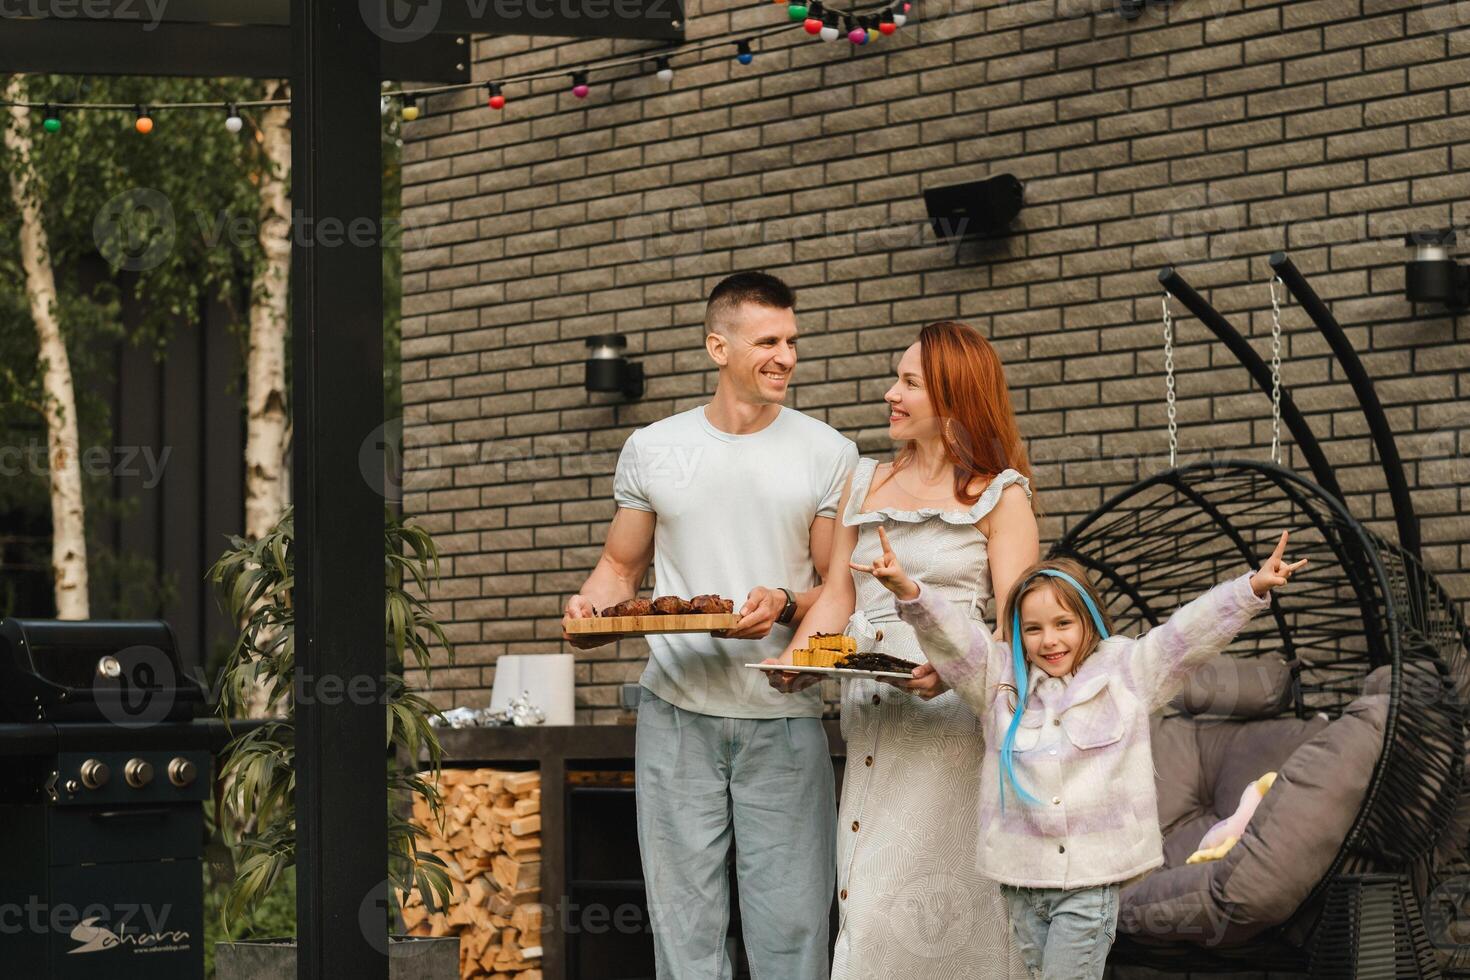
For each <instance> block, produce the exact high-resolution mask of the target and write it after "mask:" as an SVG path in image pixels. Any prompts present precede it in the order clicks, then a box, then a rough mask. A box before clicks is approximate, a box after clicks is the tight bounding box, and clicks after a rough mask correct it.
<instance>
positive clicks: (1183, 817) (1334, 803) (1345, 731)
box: [1118, 694, 1388, 945]
mask: <svg viewBox="0 0 1470 980" xmlns="http://www.w3.org/2000/svg"><path fill="white" fill-rule="evenodd" d="M1387 716H1388V698H1387V696H1386V695H1382V694H1375V695H1367V696H1364V697H1360V698H1358V699H1357V700H1356V701H1354V702H1353V703H1352V704H1350V705H1349V706H1348V708H1347V710H1346V711H1345V712H1344V714H1343V715H1342V717H1340V718H1338V719H1336V720H1335V721H1333V722H1331V723H1330V724H1327V725H1325V727H1321V728H1320V730H1318V731H1317V732H1316V733H1315V734H1314V735H1312V737H1311V738H1309V739H1308V740H1307V741H1306V742H1305V743H1304V744H1302V745H1300V746H1299V747H1298V748H1296V750H1295V751H1293V752H1291V753H1290V756H1289V758H1287V759H1286V760H1285V761H1284V762H1283V763H1281V764H1280V765H1279V766H1278V765H1277V764H1276V763H1275V761H1274V760H1273V759H1272V758H1270V757H1268V755H1267V754H1266V753H1270V752H1271V750H1272V745H1273V743H1274V742H1275V741H1276V740H1277V739H1279V738H1281V737H1282V736H1285V735H1287V734H1288V731H1289V729H1286V728H1283V727H1282V724H1283V723H1287V724H1292V723H1294V724H1296V725H1298V726H1300V725H1304V724H1309V723H1310V720H1309V722H1293V720H1292V719H1275V720H1272V721H1262V722H1244V723H1219V724H1209V725H1206V726H1204V727H1203V728H1201V729H1199V730H1198V731H1197V732H1196V736H1197V737H1196V748H1195V749H1193V750H1192V751H1194V752H1195V753H1197V755H1198V757H1199V759H1200V761H1201V764H1202V776H1201V779H1203V778H1204V776H1203V773H1210V775H1212V776H1213V777H1214V781H1213V782H1212V783H1211V784H1210V785H1211V789H1210V793H1211V794H1212V795H1211V799H1210V803H1209V805H1210V806H1211V807H1213V806H1214V800H1215V799H1221V800H1222V801H1229V800H1230V799H1231V796H1230V795H1229V792H1230V787H1233V793H1234V798H1235V799H1238V798H1239V795H1240V792H1241V790H1243V789H1244V787H1245V782H1246V781H1247V780H1249V779H1254V778H1256V777H1257V776H1259V775H1261V774H1262V773H1263V772H1267V771H1270V770H1272V769H1278V771H1279V772H1280V776H1279V777H1278V778H1277V780H1276V784H1275V785H1274V786H1272V787H1271V791H1270V792H1269V793H1267V794H1266V797H1265V799H1264V800H1262V802H1261V806H1260V808H1259V809H1258V810H1257V811H1256V814H1255V816H1254V817H1253V818H1252V819H1251V822H1250V825H1249V826H1248V827H1247V828H1246V832H1245V835H1244V836H1243V837H1241V839H1240V843H1238V844H1236V845H1235V847H1233V848H1232V849H1231V850H1230V852H1229V853H1228V854H1226V855H1225V857H1223V858H1221V859H1220V860H1219V861H1211V862H1208V863H1205V864H1192V865H1184V864H1177V865H1172V866H1166V867H1164V868H1162V869H1160V870H1158V871H1155V872H1154V873H1153V874H1151V875H1148V876H1146V877H1144V878H1142V879H1140V880H1136V881H1134V882H1130V883H1129V884H1128V885H1127V887H1125V888H1124V890H1123V894H1122V900H1121V906H1120V912H1119V916H1118V929H1119V931H1120V932H1125V933H1130V934H1134V935H1139V936H1147V937H1150V938H1153V939H1164V940H1182V941H1187V942H1193V943H1198V944H1202V945H1215V944H1225V945H1231V944H1235V943H1240V942H1244V941H1245V940H1247V939H1249V938H1250V937H1252V936H1254V935H1255V934H1256V933H1258V932H1260V931H1261V930H1263V929H1266V928H1268V927H1270V926H1273V925H1276V924H1278V923H1281V922H1285V921H1286V920H1287V919H1288V918H1290V917H1291V915H1292V913H1294V912H1295V911H1296V910H1297V908H1298V906H1300V905H1301V903H1302V901H1303V899H1305V898H1306V896H1307V893H1308V892H1310V891H1311V889H1312V887H1313V886H1314V885H1316V883H1317V882H1318V881H1319V880H1320V879H1321V877H1322V876H1323V875H1324V874H1326V872H1327V869H1328V867H1329V866H1330V865H1331V864H1332V860H1333V858H1335V857H1336V856H1337V852H1338V850H1339V849H1340V848H1341V846H1342V842H1343V840H1344V839H1345V838H1346V836H1347V832H1348V830H1349V829H1350V828H1351V827H1352V824H1353V820H1354V819H1355V818H1356V816H1357V813H1358V810H1359V808H1360V807H1361V806H1362V803H1363V798H1364V796H1365V795H1366V793H1367V789H1368V783H1369V781H1370V780H1371V779H1372V776H1373V771H1374V768H1375V766H1376V765H1377V762H1378V757H1379V755H1380V753H1381V752H1382V750H1383V731H1384V723H1385V720H1386V718H1387ZM1176 721H1179V720H1178V719H1176ZM1180 723H1181V724H1183V723H1184V722H1182V721H1180ZM1262 726H1270V728H1269V729H1268V728H1265V727H1262ZM1301 730H1302V729H1300V728H1299V729H1298V731H1301ZM1184 734H1185V733H1184V732H1183V731H1179V732H1178V733H1177V734H1171V733H1168V732H1167V731H1166V732H1165V735H1166V738H1169V739H1171V740H1172V739H1174V738H1178V737H1180V736H1182V735H1184ZM1154 746H1155V759H1156V760H1159V759H1160V758H1161V757H1163V758H1167V757H1168V755H1169V753H1170V750H1171V748H1173V747H1171V746H1166V745H1163V744H1161V743H1160V742H1155V743H1154ZM1161 750H1163V751H1162V752H1161ZM1190 751H1191V750H1189V749H1186V750H1185V751H1183V752H1182V753H1180V755H1179V758H1187V757H1188V755H1189V753H1190ZM1222 751H1224V752H1227V753H1228V755H1229V762H1228V765H1227V764H1226V763H1225V761H1224V759H1222V758H1221V755H1220V753H1221V752H1222ZM1212 767H1213V772H1212V773H1211V768H1212ZM1165 778H1167V777H1166V771H1165V769H1164V768H1163V767H1162V766H1161V767H1160V769H1159V780H1160V801H1161V802H1160V817H1161V819H1162V818H1163V817H1164V815H1165V814H1164V809H1163V808H1164V803H1163V800H1164V793H1163V780H1164V779H1165ZM1201 792H1203V790H1201ZM1177 799H1178V797H1177V796H1176V806H1175V810H1174V812H1175V815H1176V821H1175V823H1174V825H1173V827H1172V829H1171V836H1173V838H1174V847H1173V848H1169V847H1167V845H1166V854H1167V853H1169V852H1171V851H1172V853H1173V855H1175V856H1176V857H1175V859H1176V860H1178V861H1183V859H1184V857H1186V856H1187V855H1188V854H1189V850H1190V849H1192V847H1193V845H1194V844H1198V842H1199V835H1200V834H1203V833H1204V831H1205V830H1206V829H1208V828H1209V825H1210V823H1213V822H1214V820H1215V819H1219V817H1214V818H1212V819H1209V820H1208V821H1204V820H1203V818H1202V817H1199V816H1194V815H1191V814H1189V813H1188V812H1184V813H1182V814H1180V813H1179V809H1180V808H1178V807H1177ZM1220 805H1221V806H1225V805H1227V803H1226V802H1222V803H1221V804H1220ZM1186 834H1193V835H1194V840H1193V841H1192V842H1191V846H1190V848H1188V849H1186V848H1184V841H1185V840H1187V837H1186V836H1185V835H1186Z"/></svg>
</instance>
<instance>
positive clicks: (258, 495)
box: [245, 81, 291, 540]
mask: <svg viewBox="0 0 1470 980" xmlns="http://www.w3.org/2000/svg"><path fill="white" fill-rule="evenodd" d="M286 90H287V89H286V83H285V82H283V81H277V82H269V83H267V85H266V92H267V95H266V98H281V97H283V96H284V94H285V92H286ZM290 116H291V113H290V108H289V107H288V106H266V107H263V108H262V112H261V116H260V139H261V144H262V149H263V150H264V151H265V158H266V161H267V166H266V167H265V168H263V169H262V170H261V174H260V229H259V237H260V248H261V251H262V252H263V253H264V255H265V267H264V270H263V271H262V274H261V278H260V280H259V281H258V282H256V283H255V284H254V285H253V287H252V292H251V302H250V348H249V353H248V354H247V355H246V357H247V359H246V388H245V406H246V413H247V421H246V428H245V537H246V538H249V539H250V540H255V539H257V538H260V537H264V536H265V534H266V533H267V532H268V531H270V529H271V528H272V527H274V526H275V524H276V522H277V521H279V520H280V519H281V515H282V513H284V512H285V509H286V501H287V496H286V484H285V480H284V475H285V474H284V471H285V468H286V424H287V423H286V285H287V282H288V281H289V277H290V272H291V224H290V222H291V213H290V206H291V205H290V202H289V200H288V199H287V197H286V181H287V178H288V177H289V176H290V174H291V131H290V129H288V128H287V123H288V122H289V120H290Z"/></svg>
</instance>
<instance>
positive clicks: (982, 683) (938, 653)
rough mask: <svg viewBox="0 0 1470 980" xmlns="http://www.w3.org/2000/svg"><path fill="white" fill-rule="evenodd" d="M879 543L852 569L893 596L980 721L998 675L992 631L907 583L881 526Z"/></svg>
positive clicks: (921, 642) (932, 658) (933, 594)
mask: <svg viewBox="0 0 1470 980" xmlns="http://www.w3.org/2000/svg"><path fill="white" fill-rule="evenodd" d="M878 540H879V541H881V542H882V543H883V554H882V555H881V556H880V557H879V558H878V560H877V561H875V562H873V564H872V565H854V566H853V568H854V569H856V570H857V571H861V572H867V573H868V574H870V575H872V576H873V577H874V578H876V579H877V580H878V581H879V582H881V583H883V586H884V587H885V588H887V589H888V591H890V592H892V593H893V595H894V606H895V607H897V609H898V615H899V618H900V619H902V620H903V621H904V622H906V623H908V624H909V625H910V626H912V627H913V628H914V632H915V633H917V634H918V637H919V646H921V647H922V648H923V650H924V656H926V657H928V658H929V662H930V663H931V664H933V665H934V667H935V669H936V670H938V671H939V676H940V677H941V678H943V679H944V682H945V683H946V684H948V685H949V686H950V687H951V688H953V689H954V691H955V693H956V694H958V695H959V696H960V697H961V698H962V699H964V702H965V703H966V704H968V705H969V706H970V710H971V711H974V712H975V714H976V716H977V717H979V716H980V715H981V714H982V712H984V710H985V707H986V699H985V688H986V684H987V678H988V677H989V675H990V674H991V673H993V672H994V668H993V667H992V666H991V663H992V660H993V659H995V650H996V646H995V641H994V640H992V639H991V637H990V633H989V631H988V630H985V629H983V628H980V627H977V626H976V625H975V623H974V621H973V620H971V619H970V617H968V616H966V615H965V614H964V613H962V612H960V610H959V609H957V608H956V607H955V605H954V603H952V602H948V601H946V600H945V599H944V597H943V596H940V595H939V594H938V593H936V592H934V591H933V590H932V589H925V588H923V586H921V585H920V584H919V583H917V582H915V581H914V580H913V579H911V578H909V576H908V574H907V573H905V572H904V570H903V566H902V565H900V564H899V563H898V558H897V557H896V556H895V555H894V554H893V548H892V547H891V546H890V545H889V543H888V533H887V532H886V531H884V530H883V528H881V527H880V528H878Z"/></svg>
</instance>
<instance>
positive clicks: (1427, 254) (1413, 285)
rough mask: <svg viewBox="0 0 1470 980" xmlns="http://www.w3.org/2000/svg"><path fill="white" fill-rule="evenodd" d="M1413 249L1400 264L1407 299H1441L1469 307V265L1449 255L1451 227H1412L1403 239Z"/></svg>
mask: <svg viewBox="0 0 1470 980" xmlns="http://www.w3.org/2000/svg"><path fill="white" fill-rule="evenodd" d="M1404 244H1405V245H1407V246H1409V247H1410V248H1412V249H1413V250H1414V254H1413V256H1412V257H1411V258H1410V259H1409V261H1408V263H1407V264H1406V265H1405V266H1404V295H1405V296H1407V297H1408V299H1409V302H1411V303H1442V304H1444V305H1445V306H1448V307H1449V308H1450V309H1451V310H1455V311H1457V312H1458V311H1460V310H1464V309H1466V308H1470V268H1467V267H1465V266H1463V265H1461V264H1460V263H1458V262H1456V261H1455V260H1454V259H1452V258H1450V247H1451V246H1452V245H1454V244H1455V229H1453V228H1438V229H1434V230H1431V231H1416V232H1413V233H1412V234H1410V235H1408V236H1407V237H1406V238H1405V239H1404Z"/></svg>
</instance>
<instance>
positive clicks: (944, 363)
mask: <svg viewBox="0 0 1470 980" xmlns="http://www.w3.org/2000/svg"><path fill="white" fill-rule="evenodd" d="M919 358H920V362H921V363H922V364H923V370H924V387H925V388H927V389H928V393H929V401H930V403H931V404H932V405H933V406H934V414H935V415H937V416H938V417H939V418H940V419H941V420H942V422H941V425H940V437H941V438H942V439H943V440H944V449H945V454H946V455H947V456H948V457H949V461H950V463H951V464H953V466H954V495H955V498H956V499H957V500H959V501H961V502H962V503H965V504H973V503H974V502H975V501H976V500H978V499H980V493H979V491H976V492H973V493H972V492H971V491H970V486H971V484H973V483H975V482H976V481H977V480H978V481H979V486H980V490H984V489H985V487H986V486H987V485H988V484H989V483H990V481H991V480H992V479H994V478H995V477H996V476H998V475H999V474H1000V473H1001V471H1002V470H1006V469H1013V470H1016V471H1017V472H1018V473H1020V474H1021V475H1022V476H1024V477H1026V479H1027V480H1030V479H1031V463H1030V461H1029V460H1028V459H1027V458H1026V446H1025V444H1024V443H1023V442H1022V441H1021V430H1020V429H1019V428H1018V427H1017V425H1016V413H1015V410H1014V409H1013V408H1012V407H1011V392H1010V389H1009V388H1008V387H1007V386H1006V373H1005V367H1004V365H1002V364H1001V361H1000V355H999V354H997V353H996V352H995V348H994V347H992V346H990V341H988V340H986V339H985V338H984V337H982V336H981V335H980V333H979V331H977V330H976V329H975V328H974V327H971V326H969V325H968V324H964V323H960V322H958V321H956V320H940V321H939V322H937V323H931V324H929V325H928V326H927V327H925V328H924V329H922V330H920V331H919ZM913 454H914V444H913V443H912V442H910V443H909V444H908V445H906V446H904V448H903V449H902V450H901V451H900V452H899V454H898V457H897V458H896V459H895V460H894V463H893V472H895V473H896V472H898V470H899V469H900V468H902V467H903V466H904V465H905V464H906V463H908V462H909V461H910V460H911V459H912V458H913Z"/></svg>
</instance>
